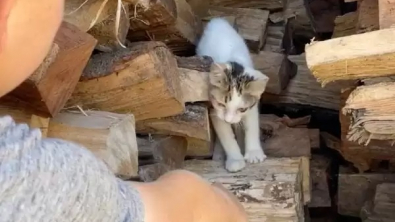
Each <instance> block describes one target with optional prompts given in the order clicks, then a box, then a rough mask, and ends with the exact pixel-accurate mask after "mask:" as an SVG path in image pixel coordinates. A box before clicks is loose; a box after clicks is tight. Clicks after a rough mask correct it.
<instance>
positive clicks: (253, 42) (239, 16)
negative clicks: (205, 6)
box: [205, 6, 269, 53]
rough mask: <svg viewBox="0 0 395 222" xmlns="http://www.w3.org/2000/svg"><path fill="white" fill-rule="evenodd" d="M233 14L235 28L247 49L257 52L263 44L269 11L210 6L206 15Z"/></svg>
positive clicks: (209, 16)
mask: <svg viewBox="0 0 395 222" xmlns="http://www.w3.org/2000/svg"><path fill="white" fill-rule="evenodd" d="M224 16H235V17H236V20H235V29H236V30H237V31H238V33H239V34H240V35H241V37H243V38H244V40H245V41H246V43H247V45H248V47H249V49H250V50H251V51H253V52H256V53H258V52H259V51H260V50H261V48H262V47H263V45H264V44H265V38H266V32H267V30H266V29H267V25H268V19H269V11H265V10H259V9H248V8H229V7H214V6H213V7H210V9H209V11H208V17H206V18H205V19H210V18H213V17H224Z"/></svg>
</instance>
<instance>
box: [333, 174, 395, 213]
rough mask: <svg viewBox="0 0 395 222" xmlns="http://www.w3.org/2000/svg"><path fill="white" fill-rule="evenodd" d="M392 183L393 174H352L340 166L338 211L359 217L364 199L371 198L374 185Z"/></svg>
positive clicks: (393, 180) (394, 180) (394, 177)
mask: <svg viewBox="0 0 395 222" xmlns="http://www.w3.org/2000/svg"><path fill="white" fill-rule="evenodd" d="M384 182H386V183H388V182H390V183H394V182H395V175H394V174H379V173H369V174H353V173H347V172H346V170H345V169H344V168H340V173H339V182H338V183H339V185H338V193H337V197H338V212H339V214H341V215H347V216H354V217H359V215H360V212H361V208H362V207H363V205H364V204H365V202H366V201H368V200H372V199H373V196H374V194H375V189H376V186H377V185H378V184H380V183H384Z"/></svg>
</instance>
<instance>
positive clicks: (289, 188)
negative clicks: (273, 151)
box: [184, 158, 303, 222]
mask: <svg viewBox="0 0 395 222" xmlns="http://www.w3.org/2000/svg"><path fill="white" fill-rule="evenodd" d="M300 167H301V160H300V159H291V158H278V159H273V158H268V159H266V160H265V161H264V162H262V163H258V164H251V165H248V166H247V167H246V168H245V169H244V170H243V171H240V172H237V173H232V174H229V173H228V172H227V171H226V170H225V168H224V166H223V164H222V163H221V162H217V161H210V160H208V161H204V160H201V161H198V160H195V161H194V160H192V161H186V162H185V167H184V169H186V170H190V171H192V172H195V173H197V174H199V175H200V176H202V177H203V178H205V179H207V180H208V181H209V182H219V183H222V185H224V186H225V187H226V188H227V189H229V190H230V191H232V192H233V193H234V194H235V195H236V197H238V198H239V200H240V202H241V204H242V205H243V206H244V207H245V209H246V211H247V214H248V217H249V218H248V221H253V222H256V221H262V220H268V221H295V222H296V221H301V220H303V219H302V218H303V203H302V194H301V193H300V192H301V190H300V189H302V181H301V179H302V176H301V169H300Z"/></svg>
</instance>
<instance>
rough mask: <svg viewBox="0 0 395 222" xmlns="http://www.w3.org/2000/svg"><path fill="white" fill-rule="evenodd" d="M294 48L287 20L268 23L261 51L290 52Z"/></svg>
mask: <svg viewBox="0 0 395 222" xmlns="http://www.w3.org/2000/svg"><path fill="white" fill-rule="evenodd" d="M293 49H294V46H293V36H292V30H291V25H290V23H289V22H278V23H270V24H269V26H268V28H267V37H266V41H265V46H264V47H263V51H271V52H278V53H284V54H290V53H291V52H292V51H293Z"/></svg>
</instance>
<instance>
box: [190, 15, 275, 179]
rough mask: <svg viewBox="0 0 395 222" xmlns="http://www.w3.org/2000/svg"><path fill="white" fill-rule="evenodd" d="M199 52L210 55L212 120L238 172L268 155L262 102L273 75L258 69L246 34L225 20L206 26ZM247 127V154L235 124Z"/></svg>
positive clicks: (228, 160) (231, 168) (229, 163)
mask: <svg viewBox="0 0 395 222" xmlns="http://www.w3.org/2000/svg"><path fill="white" fill-rule="evenodd" d="M197 54H198V55H200V56H210V57H211V58H212V59H213V60H214V63H213V65H212V67H211V72H210V78H209V79H210V101H211V103H212V105H213V109H212V110H211V111H210V112H211V113H210V117H211V122H212V124H213V126H214V129H215V131H216V133H217V136H218V138H219V140H220V141H221V144H222V146H223V147H224V150H225V153H226V169H227V170H228V171H230V172H236V171H239V170H241V169H243V168H244V167H245V161H247V162H249V163H258V162H262V161H263V160H264V159H265V158H266V155H265V153H264V152H263V149H262V147H261V142H260V138H259V135H260V133H259V111H258V103H259V99H260V97H261V95H262V93H263V92H264V91H265V88H266V84H267V82H268V80H269V78H268V77H267V76H266V75H264V74H263V73H261V72H260V71H258V70H255V69H254V67H253V63H252V60H251V57H250V53H249V50H248V48H247V45H246V44H245V42H244V40H243V39H242V37H241V36H240V35H239V34H238V33H237V32H236V30H235V29H234V28H233V27H232V26H231V25H230V24H229V23H228V22H227V21H226V20H224V19H222V18H214V19H212V20H211V21H210V22H209V23H208V24H207V26H206V28H205V30H204V32H203V35H202V37H201V39H200V41H199V43H198V46H197ZM240 122H241V123H242V125H243V126H244V129H245V140H244V141H245V154H244V156H243V155H242V154H241V150H240V147H239V145H238V144H237V141H236V138H235V135H234V133H233V130H232V127H231V125H232V124H238V123H240Z"/></svg>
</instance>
